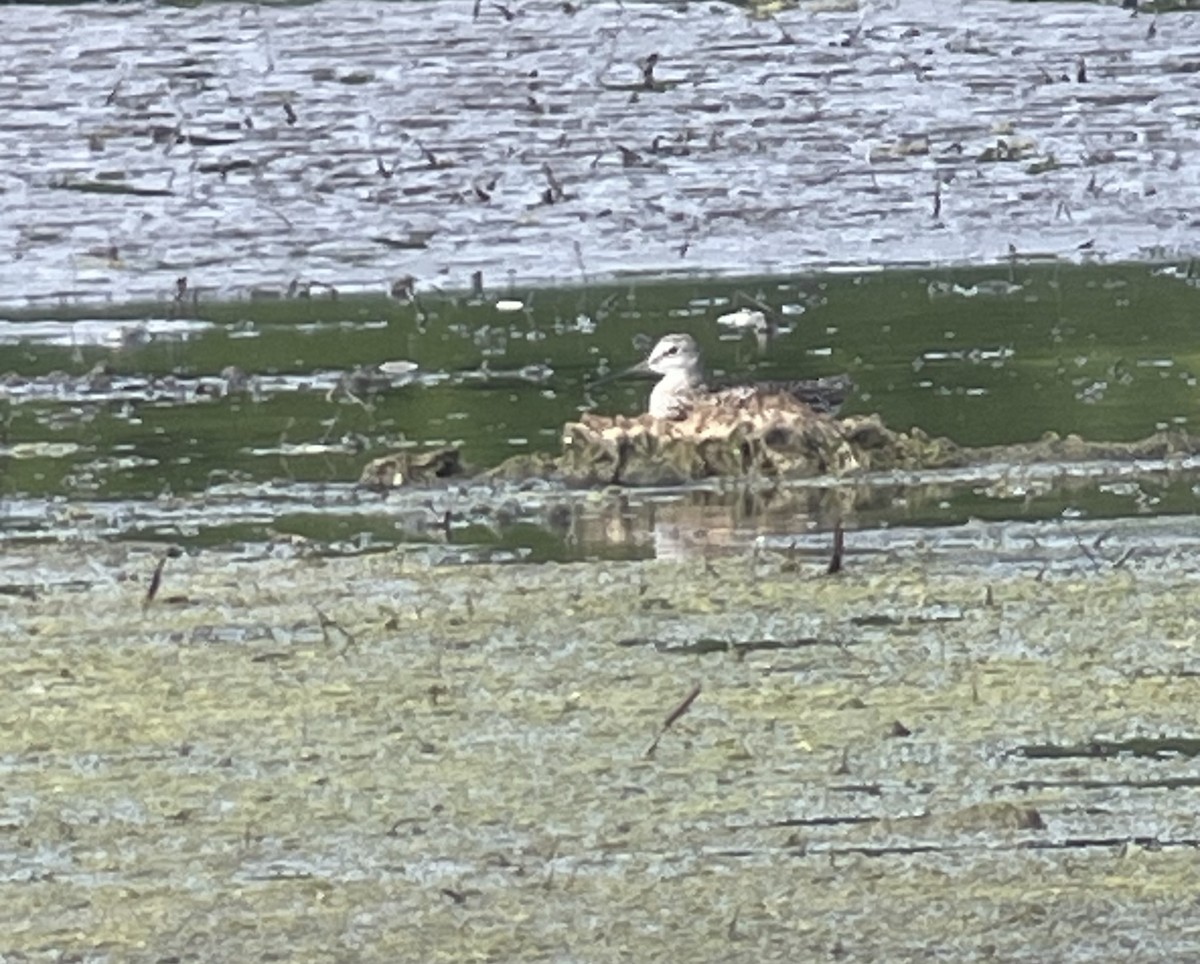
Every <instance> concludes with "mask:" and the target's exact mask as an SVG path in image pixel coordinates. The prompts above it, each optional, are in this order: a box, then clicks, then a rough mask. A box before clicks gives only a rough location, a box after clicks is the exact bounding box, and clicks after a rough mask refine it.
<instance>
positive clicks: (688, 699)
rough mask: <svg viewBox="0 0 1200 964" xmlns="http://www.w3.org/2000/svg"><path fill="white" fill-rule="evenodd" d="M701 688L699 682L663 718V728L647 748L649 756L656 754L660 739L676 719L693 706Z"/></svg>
mask: <svg viewBox="0 0 1200 964" xmlns="http://www.w3.org/2000/svg"><path fill="white" fill-rule="evenodd" d="M700 689H701V685H700V684H699V683H697V684H696V685H695V686H693V687H692V690H691V692H690V693H688V695H687V696H685V697H684V698H683V702H681V703H680V704H679V705H678V706H676V707H675V709H673V710H671V712H670V713H668V714H667V718H666V719H665V720H663V725H662V728H661V729H659V731H658V735H657V736H656V737H655V738H654V742H653V743H651V744H650V746H649V747H647V748H646V753H645V755H646V756H647V757H652V756H654V751H655V750H657V749H658V741H659V740H661V739H662V738H663V734H665V733H666V732H667V730H669V729H670V728H671V727H672V726H673V725H674V724H675V721H676V720H678V719H679V718H680V717H681V716H683V714H684V713H686V712H687V711H688V710H689V709H690V708H691V705H692V704H693V703H694V702H695V701H696V697H697V696H699V695H700Z"/></svg>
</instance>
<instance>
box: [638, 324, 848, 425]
mask: <svg viewBox="0 0 1200 964" xmlns="http://www.w3.org/2000/svg"><path fill="white" fill-rule="evenodd" d="M639 371H640V372H653V373H654V374H656V375H660V376H661V377H660V378H659V380H658V384H657V385H655V386H654V390H653V391H651V392H650V404H649V407H648V409H647V410H648V411H649V413H650V414H651V415H653V416H654V417H655V418H664V419H672V420H676V421H677V420H679V419H682V418H687V416H688V414H689V413H690V412H691V410H692V408H693V406H694V405H695V404H696V402H699V401H704V400H706V399H713V400H716V401H718V402H719V401H722V400H729V401H731V402H744V401H745V400H746V399H749V398H751V397H753V396H755V395H769V394H778V395H791V396H792V397H793V398H795V399H796V400H797V401H799V402H802V403H804V404H805V405H807V406H808V407H809V408H811V409H812V410H813V411H814V412H829V413H832V412H836V411H837V410H838V408H840V407H841V404H842V402H843V401H845V399H846V396H847V395H848V394H849V393H850V391H851V389H853V388H854V383H853V382H852V381H851V380H850V377H849V376H848V375H833V376H829V377H826V378H813V379H807V380H803V381H783V382H752V383H751V384H748V385H714V386H711V387H710V386H709V384H708V382H707V381H706V379H705V377H704V363H703V360H702V359H701V357H700V348H699V347H698V346H697V345H696V340H695V339H694V338H692V336H691V335H663V337H662V338H660V339H659V340H658V344H657V345H655V346H654V349H653V351H651V352H650V355H649V357H647V358H646V360H645V361H643V362H639V363H638V364H637V365H634V366H633V367H632V368H630V369H628V371H627V372H626V373H633V372H639ZM626 373H622V374H626Z"/></svg>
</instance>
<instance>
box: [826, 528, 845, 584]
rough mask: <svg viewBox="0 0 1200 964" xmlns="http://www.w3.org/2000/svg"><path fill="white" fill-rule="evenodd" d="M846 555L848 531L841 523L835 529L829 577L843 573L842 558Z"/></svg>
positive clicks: (828, 570)
mask: <svg viewBox="0 0 1200 964" xmlns="http://www.w3.org/2000/svg"><path fill="white" fill-rule="evenodd" d="M845 554H846V530H845V529H843V528H842V524H841V523H840V522H839V523H838V524H837V525H836V526H834V529H833V555H831V556H830V557H829V568H828V569H827V570H826V571H827V572H828V574H829V575H831V576H832V575H834V574H835V573H839V572H841V571H842V557H843V556H844V555H845Z"/></svg>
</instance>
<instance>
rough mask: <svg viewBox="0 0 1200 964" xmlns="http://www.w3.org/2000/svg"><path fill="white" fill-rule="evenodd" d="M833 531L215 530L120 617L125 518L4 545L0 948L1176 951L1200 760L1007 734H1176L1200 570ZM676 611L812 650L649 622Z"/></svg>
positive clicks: (788, 955)
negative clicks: (456, 554) (703, 649)
mask: <svg viewBox="0 0 1200 964" xmlns="http://www.w3.org/2000/svg"><path fill="white" fill-rule="evenodd" d="M853 544H854V538H853V533H851V538H850V546H851V550H852V554H851V555H850V556H849V558H848V567H847V571H845V572H844V573H843V574H841V575H840V576H837V577H828V576H825V575H824V573H823V566H822V565H821V563H820V562H819V561H816V560H800V561H797V560H795V559H792V558H788V557H786V556H775V555H769V554H757V555H754V556H750V555H744V556H737V557H730V558H710V559H703V558H697V559H694V560H690V561H686V562H674V563H598V564H588V565H570V566H558V565H540V566H520V565H511V566H478V567H463V568H439V567H430V566H426V565H423V564H421V563H419V562H418V561H416V560H414V559H413V558H411V557H409V556H406V555H405V554H404V553H399V554H394V555H387V556H370V557H364V558H354V559H289V560H264V561H258V562H234V561H230V560H229V559H228V557H226V556H223V555H221V554H219V553H204V554H199V555H194V556H190V557H185V558H180V559H171V560H168V562H167V564H166V568H165V577H164V583H163V587H162V590H161V592H160V598H159V599H158V600H156V601H155V602H153V603H151V604H150V605H149V606H147V607H145V608H144V609H143V605H142V604H143V596H144V593H145V586H146V582H147V580H148V578H149V575H150V573H151V572H152V570H153V568H154V565H155V562H156V556H155V555H153V554H152V553H151V552H150V551H149V550H147V549H142V548H137V547H113V546H106V545H100V544H91V545H81V546H77V547H74V548H66V547H59V548H55V547H32V548H22V549H13V550H12V551H11V552H10V554H9V556H8V558H7V559H6V560H5V564H4V574H5V580H6V581H8V582H17V583H20V584H21V585H22V586H25V587H31V588H32V592H33V593H34V597H33V598H30V597H29V596H28V595H15V596H13V595H10V596H7V597H5V598H3V599H2V600H0V602H2V608H0V629H3V630H4V632H3V640H4V642H3V645H4V660H5V665H6V671H5V673H4V675H3V677H2V680H0V720H2V724H3V725H2V726H0V767H2V769H3V786H4V804H3V809H2V810H0V826H2V827H3V830H4V844H3V848H2V849H3V857H2V858H0V867H3V868H4V869H3V880H4V882H3V884H0V935H2V936H0V957H12V958H14V959H30V960H56V959H59V958H60V957H62V956H79V955H85V956H88V957H89V959H91V958H93V957H94V958H95V959H105V958H107V959H110V960H121V961H125V960H160V959H164V958H174V959H180V960H239V961H251V960H306V961H321V960H380V961H398V960H412V961H464V960H522V961H525V960H668V959H669V960H680V959H684V960H688V959H690V960H808V959H818V958H820V959H824V958H827V957H830V956H831V955H833V956H837V957H839V958H840V959H849V960H909V959H912V960H916V959H920V960H925V959H928V958H929V957H930V956H934V957H945V958H948V959H957V960H961V959H966V958H970V957H995V958H996V959H1002V960H1039V961H1040V960H1053V959H1059V958H1060V957H1061V956H1062V955H1063V954H1064V953H1066V952H1067V951H1068V950H1071V951H1072V952H1073V953H1075V954H1077V955H1078V956H1080V957H1081V958H1086V957H1088V956H1093V955H1094V956H1098V957H1101V958H1104V957H1110V956H1111V955H1113V954H1117V953H1119V954H1120V955H1121V956H1122V957H1124V958H1127V959H1131V960H1137V959H1139V958H1140V959H1159V958H1158V957H1157V956H1156V955H1160V954H1163V953H1167V954H1168V955H1169V956H1172V957H1175V958H1177V959H1178V957H1179V955H1180V954H1181V953H1183V952H1184V951H1185V950H1186V949H1189V948H1190V949H1194V948H1195V946H1196V941H1197V940H1198V939H1200V938H1198V935H1197V932H1196V930H1195V928H1194V926H1192V925H1190V924H1188V923H1187V921H1188V920H1190V919H1192V915H1191V908H1192V901H1193V896H1192V895H1193V884H1194V853H1193V850H1192V847H1190V846H1186V845H1182V844H1184V843H1186V839H1187V838H1189V836H1190V837H1191V838H1194V836H1195V834H1194V828H1193V823H1194V817H1193V815H1194V809H1195V808H1194V794H1195V790H1194V788H1193V789H1186V788H1185V789H1183V790H1174V791H1172V790H1169V789H1163V788H1162V787H1155V786H1149V787H1143V788H1141V789H1139V788H1137V787H1134V786H1131V784H1133V783H1134V782H1136V781H1143V782H1148V783H1150V784H1153V783H1155V781H1158V780H1160V778H1167V777H1185V778H1186V777H1194V776H1196V774H1197V766H1196V761H1194V760H1188V759H1176V760H1169V761H1149V760H1144V759H1142V760H1139V759H1129V760H1126V759H1120V760H1106V759H1096V760H1086V759H1085V760H1078V759H1075V760H1066V761H1044V760H1036V761H1035V760H1028V759H1024V758H1022V757H1020V756H1019V755H1014V754H1011V753H1008V752H1006V751H1008V750H1011V749H1012V748H1014V747H1017V746H1020V745H1026V744H1036V743H1045V742H1054V743H1064V744H1067V743H1071V744H1074V743H1081V742H1086V741H1087V740H1089V739H1092V738H1094V737H1097V736H1111V737H1122V736H1130V735H1135V734H1150V735H1154V734H1158V733H1168V734H1174V735H1189V734H1194V733H1195V707H1196V705H1197V697H1198V696H1200V682H1198V680H1197V677H1196V676H1195V675H1194V669H1195V664H1194V647H1195V640H1196V633H1197V627H1198V625H1200V622H1198V620H1197V617H1196V616H1195V614H1194V612H1193V610H1192V609H1190V608H1189V607H1188V606H1187V605H1186V604H1185V603H1186V600H1188V599H1189V598H1191V596H1192V595H1194V586H1195V573H1196V562H1197V560H1196V559H1195V558H1193V557H1191V556H1188V555H1186V554H1181V553H1176V554H1175V555H1174V556H1172V557H1171V564H1170V565H1164V564H1163V563H1162V560H1161V559H1157V560H1156V559H1150V558H1146V559H1142V558H1139V557H1134V558H1131V559H1128V560H1125V561H1124V562H1123V563H1122V564H1121V565H1117V564H1116V563H1111V562H1104V561H1103V560H1098V561H1096V563H1095V564H1087V563H1085V564H1083V565H1080V566H1076V567H1065V568H1064V567H1061V566H1051V567H1050V568H1049V569H1047V570H1044V571H1039V573H1037V574H1035V573H1034V572H1032V571H1028V570H1024V571H1023V570H1019V569H1016V568H1013V569H1000V568H988V567H985V566H980V565H979V564H977V563H970V564H967V563H964V562H963V561H962V560H958V559H955V558H954V556H953V553H951V554H949V555H948V556H947V555H934V554H930V555H928V556H926V555H921V556H919V557H917V558H913V559H909V560H904V559H897V558H895V557H894V556H892V557H889V556H884V555H882V554H880V555H875V556H867V555H856V554H854V553H853ZM14 573H19V574H20V578H19V579H14V576H13V574H14ZM68 580H77V581H76V582H74V583H72V582H69V581H68ZM56 587H58V588H56ZM701 637H703V638H710V639H712V638H716V639H720V638H724V639H727V640H728V641H729V642H730V643H731V644H737V643H744V644H753V643H755V642H756V641H757V642H762V641H773V642H775V643H788V642H791V641H797V640H801V639H808V640H811V641H812V642H811V643H810V644H808V645H797V646H795V647H791V648H789V647H786V646H785V647H783V648H776V649H765V648H764V649H756V648H754V647H753V645H747V647H745V648H743V649H741V650H731V651H728V652H711V653H708V654H706V655H700V656H694V655H677V654H673V653H671V652H670V647H671V646H672V645H675V644H678V645H681V646H682V645H685V644H686V643H687V642H688V641H689V640H694V639H697V638H701ZM619 643H623V644H624V645H618V644H619ZM656 643H657V644H659V645H655V644H656ZM1188 668H1190V669H1191V670H1192V671H1193V673H1192V675H1188V674H1186V673H1181V672H1180V670H1181V669H1188ZM697 682H699V683H701V684H702V686H703V691H702V693H701V695H700V697H699V698H698V699H697V700H696V702H695V703H694V704H693V705H692V707H691V708H690V710H689V712H688V713H686V714H685V715H684V716H683V717H682V718H681V719H679V720H678V721H677V722H676V723H675V724H674V726H673V727H672V728H671V729H670V731H669V732H668V733H667V734H666V735H665V736H664V737H663V739H662V742H661V744H660V745H659V747H658V749H657V752H656V753H655V755H654V756H653V757H650V758H648V757H647V756H646V755H645V751H646V748H647V746H648V745H649V743H650V741H651V740H652V739H653V737H654V735H655V733H656V732H657V731H658V729H659V727H660V725H661V723H662V721H663V719H664V717H665V716H666V715H667V714H668V713H669V712H670V710H671V709H672V708H673V707H674V706H675V705H676V704H677V703H678V702H679V700H680V699H682V698H683V696H684V695H685V694H686V693H687V692H688V690H689V689H690V688H691V687H692V685H693V684H695V683H697ZM897 722H899V723H902V724H903V726H904V727H906V728H907V729H908V730H910V731H911V735H910V736H908V737H898V736H895V735H893V733H894V724H896V723H897ZM1089 780H1090V781H1093V782H1094V783H1095V784H1097V785H1096V786H1089V785H1088V781H1089ZM1022 781H1033V784H1032V786H1030V785H1029V784H1027V783H1023V782H1022ZM1148 837H1150V838H1153V837H1157V838H1158V842H1159V843H1162V844H1164V846H1161V847H1160V846H1159V843H1156V842H1154V841H1153V840H1147V839H1146V838H1148ZM1073 840H1074V841H1076V842H1077V843H1079V845H1078V846H1071V845H1069V844H1070V842H1071V841H1073ZM1089 840H1090V841H1091V843H1090V844H1087V841H1089ZM1126 841H1129V842H1126Z"/></svg>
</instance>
